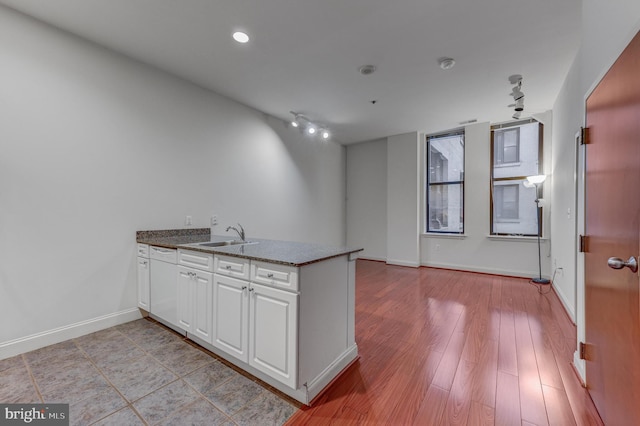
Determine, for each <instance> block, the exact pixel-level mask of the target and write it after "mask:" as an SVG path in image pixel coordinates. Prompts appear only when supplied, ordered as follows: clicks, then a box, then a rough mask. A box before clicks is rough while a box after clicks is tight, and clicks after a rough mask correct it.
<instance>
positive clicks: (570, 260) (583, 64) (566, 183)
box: [551, 0, 640, 379]
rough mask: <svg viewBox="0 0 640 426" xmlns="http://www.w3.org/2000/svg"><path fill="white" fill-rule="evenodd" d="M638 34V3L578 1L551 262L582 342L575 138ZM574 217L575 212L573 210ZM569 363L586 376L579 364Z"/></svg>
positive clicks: (561, 125) (557, 148) (560, 125)
mask: <svg viewBox="0 0 640 426" xmlns="http://www.w3.org/2000/svg"><path fill="white" fill-rule="evenodd" d="M639 30H640V2H638V1H636V0H610V1H607V2H602V1H598V0H583V2H582V34H583V36H582V46H581V49H580V51H579V53H578V55H577V57H576V59H575V61H574V63H573V65H572V67H571V69H570V71H569V73H568V75H567V78H566V80H565V83H564V85H563V87H562V90H561V92H560V94H559V96H558V98H557V100H556V103H555V105H554V110H553V113H554V122H555V123H556V125H555V126H554V144H553V170H554V176H553V203H554V204H555V203H557V205H556V208H555V209H554V210H553V211H552V217H551V221H552V235H553V247H552V258H553V259H554V260H556V262H557V265H558V267H562V268H563V271H562V273H561V274H559V275H558V276H557V277H556V291H557V293H558V295H559V296H560V297H561V299H562V300H563V302H564V303H565V306H568V309H569V311H570V312H571V311H572V309H571V307H572V302H573V312H575V315H574V316H575V319H576V325H577V329H578V341H584V336H585V320H584V283H583V282H582V280H581V279H579V278H580V277H581V275H582V274H581V271H578V270H576V250H575V244H576V243H575V238H576V232H575V228H576V214H575V212H574V214H571V215H570V216H569V217H567V208H570V207H571V208H572V211H573V210H574V208H573V205H574V203H575V200H576V190H575V179H574V174H575V148H574V135H575V133H576V132H577V131H578V130H579V129H580V127H581V126H583V125H584V113H585V100H586V98H587V96H588V95H589V93H591V91H592V90H593V88H595V86H596V84H597V83H598V82H599V81H600V79H601V78H602V77H603V76H604V74H605V72H606V71H607V70H608V69H609V68H610V67H611V65H612V64H613V62H614V61H615V60H616V58H617V57H618V56H619V55H620V53H622V51H623V50H624V48H625V47H626V46H627V44H628V43H629V42H630V41H631V39H632V38H633V36H634V35H635V34H636V33H637V32H638V31H639ZM578 213H579V212H578ZM574 364H575V365H576V367H577V369H578V371H579V372H580V373H581V374H582V377H583V379H584V378H585V370H584V362H583V361H581V360H580V359H578V357H577V356H575V357H574Z"/></svg>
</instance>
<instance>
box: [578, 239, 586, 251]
mask: <svg viewBox="0 0 640 426" xmlns="http://www.w3.org/2000/svg"><path fill="white" fill-rule="evenodd" d="M578 251H579V252H580V253H586V252H587V237H586V236H585V235H580V248H579V250H578Z"/></svg>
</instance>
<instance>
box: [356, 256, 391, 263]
mask: <svg viewBox="0 0 640 426" xmlns="http://www.w3.org/2000/svg"><path fill="white" fill-rule="evenodd" d="M358 259H362V260H373V261H375V262H386V261H387V258H386V257H376V256H363V255H358Z"/></svg>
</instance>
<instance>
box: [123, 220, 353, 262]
mask: <svg viewBox="0 0 640 426" xmlns="http://www.w3.org/2000/svg"><path fill="white" fill-rule="evenodd" d="M233 239H234V238H233V236H223V235H214V236H213V237H211V234H210V231H209V229H208V228H198V229H172V230H163V231H138V232H136V241H137V242H139V243H143V244H149V245H152V246H159V247H165V248H179V249H186V250H193V251H199V252H203V253H211V254H221V255H227V256H235V257H241V258H245V259H251V260H260V261H264V262H271V263H279V264H282V265H289V266H304V265H308V264H310V263H315V262H320V261H322V260H326V259H331V258H333V257H339V256H345V255H348V254H351V253H356V252H359V251H362V250H363V249H362V248H357V249H355V248H348V247H336V246H327V245H322V244H309V243H299V242H292V241H277V240H265V239H261V238H249V239H248V240H249V241H250V242H251V244H237V245H228V246H220V247H205V246H199V245H197V244H195V243H200V242H209V241H229V240H233Z"/></svg>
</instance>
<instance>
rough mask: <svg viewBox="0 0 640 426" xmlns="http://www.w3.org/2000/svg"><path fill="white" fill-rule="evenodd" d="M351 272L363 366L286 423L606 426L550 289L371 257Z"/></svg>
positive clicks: (566, 320)
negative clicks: (577, 367)
mask: <svg viewBox="0 0 640 426" xmlns="http://www.w3.org/2000/svg"><path fill="white" fill-rule="evenodd" d="M356 271H357V272H356V275H357V279H356V341H357V343H358V348H359V352H360V359H359V360H358V361H357V362H356V363H355V364H354V365H352V366H351V367H350V368H349V369H348V370H347V371H346V372H345V373H344V374H343V375H342V376H341V377H340V378H339V379H338V380H337V381H336V382H335V383H334V384H333V386H332V387H331V388H330V389H329V390H328V391H327V392H325V393H324V394H323V395H322V396H321V397H320V398H319V399H318V400H317V401H316V403H315V404H314V405H313V406H312V407H310V408H309V407H305V408H303V409H302V410H299V411H298V412H297V413H296V414H295V415H294V416H293V417H292V418H291V419H290V420H289V422H287V425H289V426H293V425H328V424H336V425H343V424H354V425H357V424H361V425H377V424H380V425H382V424H385V425H386V424H389V425H424V426H427V425H440V424H442V425H454V424H460V425H493V424H495V425H508V426H511V425H523V426H524V425H528V426H530V425H539V426H541V425H562V426H566V425H574V424H577V425H600V424H602V422H601V420H600V418H599V416H598V414H597V412H596V410H595V408H594V406H593V403H592V401H591V399H590V398H589V395H588V393H587V392H586V390H585V389H584V388H582V387H581V385H580V383H579V381H578V379H577V377H576V375H575V373H574V371H573V369H572V366H571V364H570V362H571V360H572V358H573V352H574V350H575V347H576V329H575V326H574V325H573V324H572V323H571V321H570V320H569V317H568V316H567V315H566V312H565V311H564V309H563V307H562V306H561V303H560V301H559V299H558V297H557V296H556V294H555V293H554V292H553V291H551V292H549V293H547V294H540V293H539V292H538V288H537V287H535V286H533V285H531V284H530V283H529V280H527V279H521V278H510V277H502V276H492V275H486V274H475V273H468V272H459V271H450V270H442V269H433V268H417V269H416V268H407V267H398V266H388V265H385V264H384V263H381V262H372V261H366V260H358V263H357V269H356ZM548 290H549V287H544V288H543V291H548Z"/></svg>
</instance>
